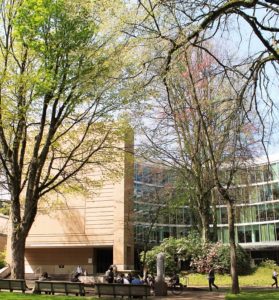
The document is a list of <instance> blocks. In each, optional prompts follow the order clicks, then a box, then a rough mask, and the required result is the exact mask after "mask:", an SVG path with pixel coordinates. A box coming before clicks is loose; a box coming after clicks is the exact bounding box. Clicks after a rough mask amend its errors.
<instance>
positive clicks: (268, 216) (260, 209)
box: [217, 202, 279, 224]
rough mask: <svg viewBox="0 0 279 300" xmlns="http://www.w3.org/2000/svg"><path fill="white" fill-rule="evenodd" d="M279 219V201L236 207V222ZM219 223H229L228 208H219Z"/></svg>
mask: <svg viewBox="0 0 279 300" xmlns="http://www.w3.org/2000/svg"><path fill="white" fill-rule="evenodd" d="M275 220H279V202H274V203H261V204H256V205H251V206H237V207H236V209H235V223H252V222H266V221H275ZM217 223H218V224H227V223H228V215H227V208H226V207H220V208H218V209H217Z"/></svg>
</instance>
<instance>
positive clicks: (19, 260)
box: [11, 229, 26, 279]
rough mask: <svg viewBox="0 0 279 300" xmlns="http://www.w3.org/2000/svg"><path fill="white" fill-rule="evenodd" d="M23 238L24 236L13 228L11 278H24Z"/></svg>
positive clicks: (24, 238)
mask: <svg viewBox="0 0 279 300" xmlns="http://www.w3.org/2000/svg"><path fill="white" fill-rule="evenodd" d="M25 240H26V237H25V236H24V235H23V234H22V233H20V232H18V231H17V230H15V229H13V234H12V237H11V252H12V264H11V277H12V278H13V279H24V275H25V268H24V254H25Z"/></svg>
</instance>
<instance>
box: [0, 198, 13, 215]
mask: <svg viewBox="0 0 279 300" xmlns="http://www.w3.org/2000/svg"><path fill="white" fill-rule="evenodd" d="M10 209H11V204H10V203H8V202H3V201H0V213H1V214H3V215H5V216H8V215H9V214H10Z"/></svg>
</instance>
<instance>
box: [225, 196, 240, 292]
mask: <svg viewBox="0 0 279 300" xmlns="http://www.w3.org/2000/svg"><path fill="white" fill-rule="evenodd" d="M227 210H228V225H229V240H230V258H231V277H232V293H233V294H238V293H239V292H240V291H239V282H238V273H237V256H236V245H235V230H234V205H233V203H232V201H227Z"/></svg>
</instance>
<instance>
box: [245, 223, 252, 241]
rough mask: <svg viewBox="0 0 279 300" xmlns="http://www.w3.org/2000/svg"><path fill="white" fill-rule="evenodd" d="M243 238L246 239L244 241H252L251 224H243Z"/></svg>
mask: <svg viewBox="0 0 279 300" xmlns="http://www.w3.org/2000/svg"><path fill="white" fill-rule="evenodd" d="M245 240H246V243H252V228H251V226H245Z"/></svg>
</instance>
